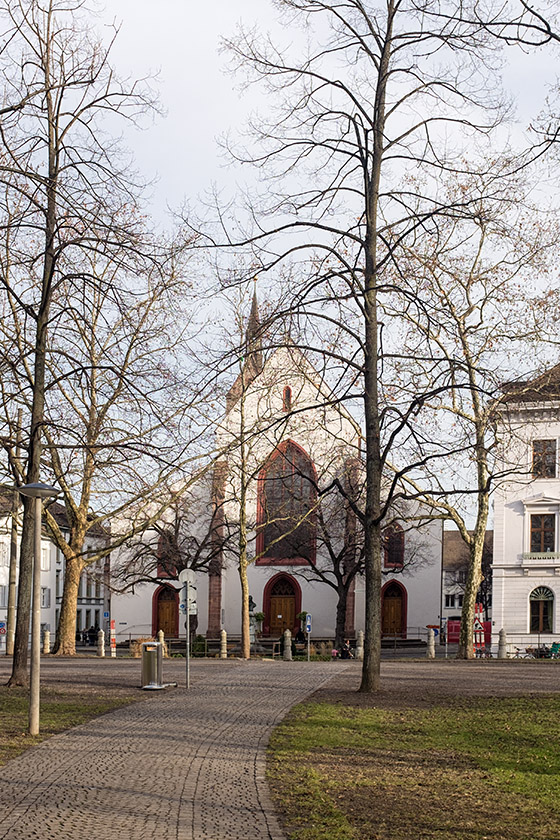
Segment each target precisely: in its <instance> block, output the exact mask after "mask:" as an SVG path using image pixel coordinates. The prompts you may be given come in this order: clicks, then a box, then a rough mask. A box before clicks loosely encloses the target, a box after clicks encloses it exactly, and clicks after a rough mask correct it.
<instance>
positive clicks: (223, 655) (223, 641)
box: [220, 630, 227, 659]
mask: <svg viewBox="0 0 560 840" xmlns="http://www.w3.org/2000/svg"><path fill="white" fill-rule="evenodd" d="M220 659H227V633H226V631H225V630H222V631H221V632H220Z"/></svg>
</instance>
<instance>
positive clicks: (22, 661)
mask: <svg viewBox="0 0 560 840" xmlns="http://www.w3.org/2000/svg"><path fill="white" fill-rule="evenodd" d="M34 508H35V500H34V499H31V498H28V497H27V496H24V497H23V527H22V534H21V546H20V559H19V587H18V597H17V619H16V634H15V638H14V659H13V663H12V675H11V677H10V679H9V680H8V686H10V687H12V686H15V685H23V686H27V685H29V678H28V674H27V650H28V647H29V620H30V615H31V589H32V585H33V557H34V533H35V514H34ZM26 523H27V527H26Z"/></svg>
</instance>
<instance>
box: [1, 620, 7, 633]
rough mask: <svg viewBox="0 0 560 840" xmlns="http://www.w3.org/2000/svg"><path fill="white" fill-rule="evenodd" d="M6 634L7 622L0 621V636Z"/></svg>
mask: <svg viewBox="0 0 560 840" xmlns="http://www.w3.org/2000/svg"><path fill="white" fill-rule="evenodd" d="M5 635H6V622H5V621H0V636H5Z"/></svg>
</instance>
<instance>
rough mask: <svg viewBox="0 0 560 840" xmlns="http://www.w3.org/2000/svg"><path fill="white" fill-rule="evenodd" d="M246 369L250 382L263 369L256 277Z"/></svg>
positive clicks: (249, 321)
mask: <svg viewBox="0 0 560 840" xmlns="http://www.w3.org/2000/svg"><path fill="white" fill-rule="evenodd" d="M245 347H246V350H245V358H246V362H245V369H246V372H247V376H248V377H249V380H250V381H252V380H253V379H254V378H255V376H258V375H259V373H261V372H262V369H263V358H262V335H261V322H260V319H259V302H258V300H257V278H256V277H255V291H254V292H253V302H252V304H251V312H250V314H249V320H248V321H247V333H246V335H245Z"/></svg>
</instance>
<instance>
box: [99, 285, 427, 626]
mask: <svg viewBox="0 0 560 840" xmlns="http://www.w3.org/2000/svg"><path fill="white" fill-rule="evenodd" d="M216 437H217V449H218V451H221V452H222V455H221V456H220V457H219V458H218V460H217V463H216V464H215V467H214V470H213V475H212V480H211V481H209V480H208V479H205V480H204V481H203V482H202V485H201V486H202V490H201V491H200V492H199V493H198V494H195V496H196V508H197V510H198V511H199V515H198V516H194V517H191V519H194V520H195V523H192V522H191V527H192V528H195V529H196V535H197V539H199V538H200V535H201V533H203V532H204V531H205V530H206V531H207V530H208V528H209V527H210V522H211V521H212V524H213V530H212V537H211V540H210V545H211V548H212V558H211V560H210V562H209V565H208V573H207V574H199V575H198V577H197V596H198V597H197V600H198V621H197V632H198V633H202V634H206V635H207V637H209V638H217V637H219V634H220V631H221V629H222V628H225V629H226V630H227V631H228V633H232V634H239V633H240V631H241V623H240V622H241V590H240V582H239V574H238V570H237V563H236V557H237V556H238V548H239V547H238V540H239V527H240V526H239V523H240V516H241V512H242V511H243V512H244V514H245V517H246V532H247V542H248V554H249V556H250V557H251V559H252V561H253V562H252V564H251V565H250V566H249V569H248V578H249V590H250V594H251V597H252V599H253V601H254V603H255V605H256V607H255V611H256V612H262V613H264V620H263V622H262V631H263V635H264V636H268V637H270V638H274V637H276V638H278V637H279V636H280V634H281V633H282V631H283V630H284V629H286V628H289V629H291V630H292V631H293V632H296V631H297V630H298V629H299V628H300V621H299V619H298V618H297V616H298V614H299V613H300V612H301V611H305V612H308V613H311V614H312V616H313V631H312V632H313V635H314V636H316V637H324V638H334V636H335V623H336V614H337V601H338V596H337V592H336V591H335V590H334V589H333V588H332V587H331V586H329V585H327V584H325V583H324V582H319V581H318V579H317V578H318V574H317V572H319V573H321V572H323V573H325V574H327V575H328V574H329V569H332V567H333V561H332V556H333V554H334V555H336V556H337V557H341V553H342V554H343V555H344V557H343V559H342V561H341V562H342V563H343V564H344V566H345V569H346V570H349V569H352V568H354V564H356V563H357V559H358V552H359V546H358V545H357V544H356V540H355V539H353V537H352V535H353V534H355V533H356V532H357V531H358V530H359V529H357V528H356V520H355V517H354V514H352V513H351V512H350V509H349V506H348V504H347V502H346V501H345V499H344V496H343V495H342V494H340V492H339V490H337V489H336V487H335V486H334V485H333V482H335V481H336V480H338V481H339V482H340V485H341V486H344V487H346V488H347V490H349V488H350V487H351V486H352V485H353V482H354V484H357V483H358V480H357V479H358V478H359V476H358V474H359V472H360V471H361V466H360V449H361V443H362V440H361V432H360V428H359V426H358V424H357V423H356V422H355V420H354V419H353V418H352V417H351V416H350V414H348V412H347V411H346V410H345V409H344V407H342V406H341V405H340V404H338V403H336V402H335V401H334V400H333V398H332V394H331V393H330V392H329V391H328V389H327V388H326V387H325V385H324V384H323V382H322V380H321V378H320V376H319V375H318V373H317V371H316V370H314V368H313V367H312V366H311V364H310V363H309V361H308V360H307V359H306V358H305V356H304V355H303V354H302V353H301V352H299V351H298V350H295V349H293V348H280V349H278V350H276V351H274V352H273V353H272V354H271V355H270V356H269V357H268V358H267V359H266V361H264V360H263V354H262V349H261V346H260V340H259V338H258V312H257V304H256V298H255V299H254V301H253V308H252V311H251V316H250V319H249V323H248V328H247V351H246V361H245V364H244V368H243V371H242V372H241V373H240V375H239V376H238V378H237V381H236V382H235V384H234V385H233V387H232V388H231V390H230V392H229V394H228V398H227V408H226V414H225V417H224V418H223V421H222V423H221V424H220V425H219V427H218V428H217V431H216ZM329 486H332V487H333V488H334V489H331V491H330V492H329V493H327V494H326V495H323V491H324V489H325V488H326V487H329ZM354 490H355V492H357V493H359V490H356V488H354ZM353 492H354V491H353ZM319 499H320V500H321V501H320V504H319ZM400 513H401V514H402V512H400ZM407 514H410V511H407ZM399 520H400V521H399ZM405 520H406V517H403V516H401V517H399V516H398V515H395V517H394V521H392V522H391V523H390V525H389V526H388V530H387V548H386V551H385V568H384V574H385V576H386V582H385V584H384V587H383V595H382V598H383V601H382V629H383V632H384V634H385V635H386V636H399V637H402V638H406V637H412V636H413V637H418V636H423V635H424V634H425V628H426V625H427V624H436V625H437V624H438V623H439V615H440V609H439V605H440V569H441V526H440V525H438V523H436V522H434V523H430V524H428V525H426V526H425V527H424V528H422V529H418V528H416V527H413V524H412V523H410V522H408V521H405ZM191 537H192V538H193V539H194V532H193V533H192V534H191ZM148 539H150V537H148ZM118 562H119V561H117V565H118ZM120 562H121V563H122V557H121V560H120ZM161 571H162V572H163V573H162V574H160V575H159V576H158V580H157V581H156V583H155V584H154V583H150V582H148V581H146V582H144V583H142V582H138V583H137V584H135V585H134V592H132V591H130V593H129V594H125V595H120V594H119V595H113V598H112V617H113V618H114V619H115V622H116V630H117V638H118V639H119V638H120V639H123V638H126V637H127V636H132V637H134V636H139V635H153V634H155V633H156V632H157V630H159V629H163V630H164V632H165V634H166V636H175V637H176V636H178V635H179V633H180V634H181V635H183V632H184V631H183V630H182V627H180V624H182V623H183V622H180V621H179V610H178V607H179V603H178V602H179V584H178V582H177V581H176V579H175V580H173V578H174V577H175V575H173V574H172V572H171V573H170V571H169V569H167V570H163V569H162V570H161ZM331 578H332V574H331ZM341 615H342V613H341ZM363 620H364V587H363V580H362V578H361V577H360V576H357V577H356V578H355V580H354V582H353V583H352V585H351V586H350V587H349V591H348V597H347V601H346V605H345V610H344V632H345V634H346V635H348V636H353V635H354V634H355V632H356V630H358V629H360V628H363Z"/></svg>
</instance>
